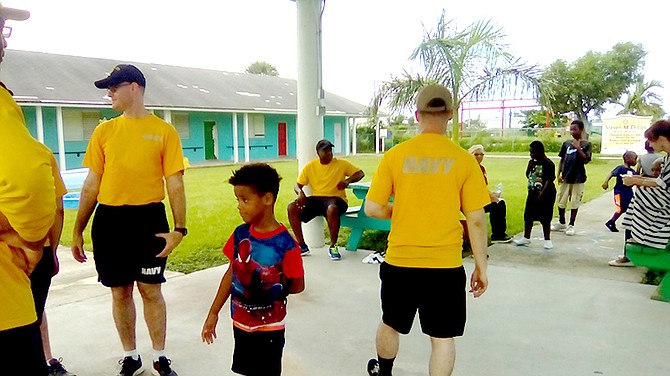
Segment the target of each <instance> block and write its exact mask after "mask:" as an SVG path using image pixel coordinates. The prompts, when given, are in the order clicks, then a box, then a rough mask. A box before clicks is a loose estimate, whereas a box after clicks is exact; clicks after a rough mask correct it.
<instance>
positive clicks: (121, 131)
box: [83, 115, 184, 206]
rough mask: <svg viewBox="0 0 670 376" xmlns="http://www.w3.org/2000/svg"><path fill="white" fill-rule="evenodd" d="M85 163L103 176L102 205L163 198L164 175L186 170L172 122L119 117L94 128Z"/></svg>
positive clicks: (132, 203)
mask: <svg viewBox="0 0 670 376" xmlns="http://www.w3.org/2000/svg"><path fill="white" fill-rule="evenodd" d="M83 164H84V166H86V167H88V168H90V169H91V170H92V171H94V172H97V173H98V174H101V175H102V180H101V182H100V192H99V193H98V202H100V203H101V204H105V205H112V206H121V205H145V204H150V203H152V202H160V201H163V199H164V198H165V181H164V177H167V176H170V175H173V174H175V173H178V172H180V171H183V170H184V157H183V154H182V149H181V141H180V139H179V134H178V133H177V131H176V130H175V129H174V127H173V126H172V125H170V124H168V123H166V122H164V121H163V120H161V119H160V118H158V117H157V116H155V115H149V116H147V117H145V118H142V119H129V118H126V117H124V116H119V117H117V118H114V119H112V120H109V121H106V122H104V123H102V124H100V125H99V126H98V127H96V128H95V131H93V135H92V136H91V141H90V142H89V144H88V148H87V149H86V155H85V156H84V163H83Z"/></svg>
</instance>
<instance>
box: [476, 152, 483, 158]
mask: <svg viewBox="0 0 670 376" xmlns="http://www.w3.org/2000/svg"><path fill="white" fill-rule="evenodd" d="M480 155H482V156H483V155H484V153H475V154H474V156H475V157H478V156H480Z"/></svg>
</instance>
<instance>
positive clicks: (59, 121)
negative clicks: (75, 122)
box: [56, 107, 67, 171]
mask: <svg viewBox="0 0 670 376" xmlns="http://www.w3.org/2000/svg"><path fill="white" fill-rule="evenodd" d="M56 130H57V132H58V133H57V134H58V164H59V165H60V170H61V171H65V170H67V166H66V165H65V133H64V131H63V108H62V107H56Z"/></svg>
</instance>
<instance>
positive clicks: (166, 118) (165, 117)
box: [163, 110, 172, 124]
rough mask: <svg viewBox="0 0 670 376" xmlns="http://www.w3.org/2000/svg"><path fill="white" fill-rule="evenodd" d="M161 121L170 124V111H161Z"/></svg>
mask: <svg viewBox="0 0 670 376" xmlns="http://www.w3.org/2000/svg"><path fill="white" fill-rule="evenodd" d="M163 121H165V122H166V123H170V124H172V111H171V110H164V111H163Z"/></svg>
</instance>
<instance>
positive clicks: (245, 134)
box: [244, 113, 249, 163]
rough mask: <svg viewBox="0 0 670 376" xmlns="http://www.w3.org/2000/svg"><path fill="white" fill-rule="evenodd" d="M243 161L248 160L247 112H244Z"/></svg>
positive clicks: (246, 161)
mask: <svg viewBox="0 0 670 376" xmlns="http://www.w3.org/2000/svg"><path fill="white" fill-rule="evenodd" d="M244 162H245V163H248V162H249V114H248V113H245V114H244Z"/></svg>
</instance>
